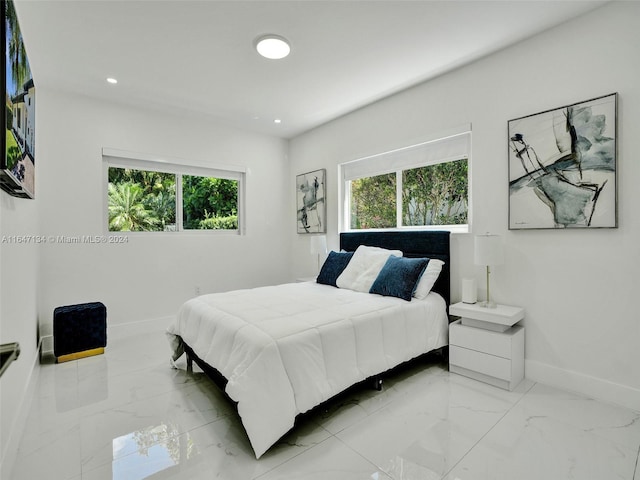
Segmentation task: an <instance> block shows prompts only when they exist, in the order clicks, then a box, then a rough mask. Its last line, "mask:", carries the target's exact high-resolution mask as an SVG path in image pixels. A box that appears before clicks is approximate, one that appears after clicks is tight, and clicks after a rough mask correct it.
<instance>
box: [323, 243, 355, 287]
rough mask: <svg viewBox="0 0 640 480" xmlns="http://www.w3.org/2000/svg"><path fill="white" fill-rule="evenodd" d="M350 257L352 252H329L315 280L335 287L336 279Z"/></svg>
mask: <svg viewBox="0 0 640 480" xmlns="http://www.w3.org/2000/svg"><path fill="white" fill-rule="evenodd" d="M351 257H353V252H333V251H332V252H329V256H328V257H327V259H326V260H325V262H324V264H323V265H322V268H321V269H320V273H319V274H318V278H317V279H316V282H318V283H323V284H325V285H332V286H334V287H337V285H336V280H337V279H338V277H339V276H340V274H341V273H342V271H343V270H344V269H345V268H347V265H348V264H349V260H351Z"/></svg>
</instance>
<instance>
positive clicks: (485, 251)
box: [474, 233, 504, 308]
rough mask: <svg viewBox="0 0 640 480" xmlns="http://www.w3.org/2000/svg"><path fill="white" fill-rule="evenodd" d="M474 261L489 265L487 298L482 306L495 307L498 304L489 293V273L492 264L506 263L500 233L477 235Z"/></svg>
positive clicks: (477, 263) (478, 263)
mask: <svg viewBox="0 0 640 480" xmlns="http://www.w3.org/2000/svg"><path fill="white" fill-rule="evenodd" d="M474 261H475V264H476V265H484V266H486V267H487V300H486V301H485V302H482V303H480V306H482V307H487V308H495V306H496V304H495V303H494V302H493V301H492V300H491V294H490V293H489V275H490V273H491V269H490V267H491V265H502V264H503V263H504V248H503V245H502V238H501V237H500V235H492V234H490V233H487V234H485V235H476V238H475V249H474Z"/></svg>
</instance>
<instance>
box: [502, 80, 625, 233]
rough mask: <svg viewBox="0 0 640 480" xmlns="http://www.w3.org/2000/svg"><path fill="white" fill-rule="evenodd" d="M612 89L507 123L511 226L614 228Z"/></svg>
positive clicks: (614, 105) (614, 106) (614, 119)
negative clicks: (592, 97) (607, 93)
mask: <svg viewBox="0 0 640 480" xmlns="http://www.w3.org/2000/svg"><path fill="white" fill-rule="evenodd" d="M617 104H618V94H617V93H612V94H610V95H605V96H602V97H598V98H594V99H591V100H587V101H584V102H580V103H574V104H572V105H567V106H564V107H560V108H556V109H553V110H547V111H545V112H540V113H536V114H533V115H529V116H526V117H521V118H516V119H514V120H509V122H508V145H509V229H510V230H518V229H565V228H616V227H617V226H618V214H617V210H618V205H617V201H618V199H617V172H616V171H617V158H616V157H617Z"/></svg>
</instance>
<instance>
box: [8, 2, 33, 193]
mask: <svg viewBox="0 0 640 480" xmlns="http://www.w3.org/2000/svg"><path fill="white" fill-rule="evenodd" d="M0 5H2V10H3V12H4V19H3V21H2V22H0V32H1V33H0V35H1V36H2V37H3V38H4V43H5V49H4V59H3V62H2V66H1V67H0V83H2V85H3V88H4V94H5V95H4V96H5V104H6V105H5V113H4V114H3V116H2V118H3V121H2V123H3V124H4V130H5V133H4V134H3V135H2V136H1V137H0V138H1V140H0V152H1V153H0V188H2V190H4V191H6V192H7V193H8V194H9V195H12V196H14V197H21V198H34V197H35V163H36V160H35V159H36V157H35V123H36V115H35V109H36V88H35V84H34V82H33V75H32V73H31V67H30V65H29V58H28V56H27V51H26V48H25V45H24V39H23V38H22V32H21V30H20V24H19V21H18V15H17V13H16V10H15V6H14V3H13V1H12V0H1V1H0Z"/></svg>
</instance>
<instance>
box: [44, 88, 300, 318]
mask: <svg viewBox="0 0 640 480" xmlns="http://www.w3.org/2000/svg"><path fill="white" fill-rule="evenodd" d="M38 109H39V115H40V117H39V120H40V125H46V128H44V127H42V128H40V131H39V133H38V135H40V155H41V156H42V157H43V160H42V162H41V165H39V167H38V168H39V170H38V178H39V183H38V195H39V196H40V198H41V199H42V205H41V212H40V216H41V222H40V228H41V233H42V234H43V235H46V236H58V235H66V236H77V235H80V236H82V235H101V234H104V232H105V230H104V229H105V227H104V225H103V223H104V222H103V209H104V208H105V205H106V204H105V203H104V200H105V199H104V198H103V196H104V195H103V183H104V182H105V179H104V174H103V163H102V157H101V149H102V147H110V148H116V149H123V150H128V151H133V152H143V153H150V154H155V155H161V156H164V157H171V158H178V159H184V160H186V161H187V162H192V163H194V164H197V165H200V166H208V165H211V166H215V165H216V164H218V165H220V164H223V165H229V164H230V165H239V166H244V167H247V168H248V170H249V173H248V174H247V179H246V186H247V189H246V190H247V195H246V235H242V236H238V235H234V234H224V233H223V234H219V233H218V234H215V233H214V234H207V233H203V232H196V233H191V234H189V233H181V234H176V233H160V232H159V233H157V234H130V235H129V236H128V243H125V244H120V245H108V244H107V245H96V244H84V245H77V244H63V243H54V244H50V243H47V244H46V245H44V246H43V248H42V260H41V281H42V285H43V289H42V292H41V295H40V314H41V323H44V324H46V325H49V324H50V318H49V317H50V316H51V312H52V311H53V309H54V308H55V307H56V306H59V305H66V304H73V303H80V302H87V301H102V302H103V303H105V305H106V306H107V312H108V322H109V325H114V324H119V323H127V322H133V321H139V320H145V319H152V318H157V317H164V316H167V315H173V314H175V312H176V311H177V309H178V308H179V306H180V305H181V304H182V302H184V301H185V300H186V299H188V298H190V297H192V296H194V293H195V287H196V286H199V287H200V290H201V292H202V293H206V292H212V291H221V290H227V289H231V288H238V287H250V286H255V285H264V284H271V283H278V282H284V281H288V280H289V279H290V271H289V262H288V258H287V249H286V244H287V242H288V241H289V236H288V235H287V234H286V232H287V229H288V228H293V227H291V225H289V223H290V222H287V221H286V216H284V215H282V212H284V211H286V209H287V207H288V203H287V202H288V197H287V195H286V194H285V192H286V191H287V188H285V185H286V184H287V172H288V160H287V156H286V153H287V151H286V149H287V142H286V141H284V140H280V139H276V138H273V137H268V136H262V135H253V134H248V133H245V132H241V131H238V130H234V129H229V128H223V127H220V126H216V125H212V124H207V123H205V122H202V121H197V120H194V119H187V118H180V117H177V116H174V117H172V116H169V115H164V114H157V113H151V112H143V111H140V110H134V109H128V108H124V107H121V106H116V105H113V104H106V103H102V102H98V101H94V100H89V99H86V98H77V97H74V96H70V95H66V94H60V93H53V92H46V91H45V92H39V97H38ZM287 186H288V185H287ZM46 328H47V327H46V326H45V327H43V330H44V329H46Z"/></svg>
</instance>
